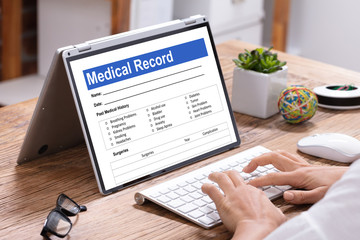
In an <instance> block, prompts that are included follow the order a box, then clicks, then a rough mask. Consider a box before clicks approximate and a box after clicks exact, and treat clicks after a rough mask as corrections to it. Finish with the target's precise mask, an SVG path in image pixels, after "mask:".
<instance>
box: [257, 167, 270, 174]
mask: <svg viewBox="0 0 360 240" xmlns="http://www.w3.org/2000/svg"><path fill="white" fill-rule="evenodd" d="M256 170H258V171H259V172H262V173H263V172H266V171H267V170H268V169H267V168H265V167H263V166H259V167H257V168H256Z"/></svg>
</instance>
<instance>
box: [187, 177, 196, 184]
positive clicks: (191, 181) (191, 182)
mask: <svg viewBox="0 0 360 240" xmlns="http://www.w3.org/2000/svg"><path fill="white" fill-rule="evenodd" d="M185 182H187V183H189V184H193V183H196V182H198V181H197V180H196V179H195V178H190V179H188V180H186V181H185Z"/></svg>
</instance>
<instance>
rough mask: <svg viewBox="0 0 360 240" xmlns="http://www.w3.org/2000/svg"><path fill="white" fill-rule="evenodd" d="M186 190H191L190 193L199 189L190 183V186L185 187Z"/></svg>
mask: <svg viewBox="0 0 360 240" xmlns="http://www.w3.org/2000/svg"><path fill="white" fill-rule="evenodd" d="M184 190H185V191H187V192H189V193H192V192H195V191H196V190H197V189H196V188H194V187H193V186H191V185H188V186H186V187H184Z"/></svg>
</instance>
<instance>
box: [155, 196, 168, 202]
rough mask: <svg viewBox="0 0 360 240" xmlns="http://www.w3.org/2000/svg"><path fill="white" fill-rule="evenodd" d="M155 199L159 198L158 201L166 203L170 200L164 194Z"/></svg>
mask: <svg viewBox="0 0 360 240" xmlns="http://www.w3.org/2000/svg"><path fill="white" fill-rule="evenodd" d="M157 200H159V201H160V202H163V203H167V202H169V201H171V199H170V198H168V197H167V196H165V195H162V196H160V197H158V198H157Z"/></svg>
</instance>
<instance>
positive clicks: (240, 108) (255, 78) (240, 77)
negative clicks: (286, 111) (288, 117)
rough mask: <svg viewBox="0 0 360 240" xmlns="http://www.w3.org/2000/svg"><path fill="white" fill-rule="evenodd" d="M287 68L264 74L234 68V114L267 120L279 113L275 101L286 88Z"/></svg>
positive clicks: (232, 104)
mask: <svg viewBox="0 0 360 240" xmlns="http://www.w3.org/2000/svg"><path fill="white" fill-rule="evenodd" d="M287 70H288V69H287V66H284V67H283V69H282V70H280V71H277V72H274V73H270V74H265V73H258V72H255V71H251V70H244V69H242V68H238V67H236V68H235V69H234V75H233V87H232V101H231V106H232V109H233V110H234V111H235V112H239V113H244V114H248V115H251V116H254V117H259V118H268V117H271V116H272V115H274V114H276V113H278V112H279V109H278V107H277V101H278V98H279V95H280V93H281V91H282V90H283V89H284V88H286V81H287Z"/></svg>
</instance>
